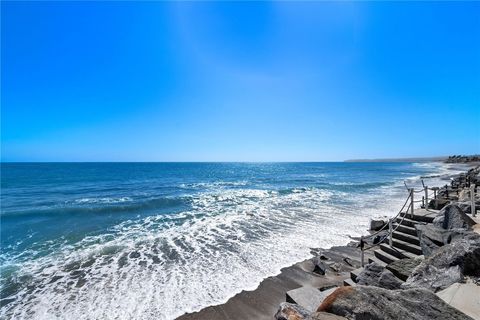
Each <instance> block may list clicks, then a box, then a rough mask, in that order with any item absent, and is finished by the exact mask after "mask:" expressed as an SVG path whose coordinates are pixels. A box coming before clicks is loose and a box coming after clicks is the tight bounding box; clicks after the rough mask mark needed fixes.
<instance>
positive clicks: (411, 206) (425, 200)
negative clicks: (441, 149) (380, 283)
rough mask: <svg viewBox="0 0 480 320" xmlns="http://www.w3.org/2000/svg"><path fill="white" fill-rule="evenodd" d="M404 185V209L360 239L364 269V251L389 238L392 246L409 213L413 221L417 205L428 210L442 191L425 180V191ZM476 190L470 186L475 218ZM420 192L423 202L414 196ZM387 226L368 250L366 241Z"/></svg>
mask: <svg viewBox="0 0 480 320" xmlns="http://www.w3.org/2000/svg"><path fill="white" fill-rule="evenodd" d="M404 184H405V187H406V188H407V190H408V197H407V199H406V200H405V203H404V204H403V206H402V208H401V209H400V210H399V211H398V213H397V214H396V215H395V216H394V217H393V218H390V219H388V222H387V223H385V224H384V225H383V226H382V227H381V228H380V229H379V230H377V231H375V232H374V233H372V234H370V235H368V236H361V237H360V249H361V263H362V267H363V266H364V260H365V257H364V251H365V250H368V249H371V248H373V247H375V246H376V245H377V243H382V242H384V241H385V239H386V238H387V237H388V238H389V239H388V242H389V245H390V246H392V244H393V233H394V232H395V231H396V230H397V229H398V227H399V226H400V225H401V224H402V223H403V220H404V219H405V217H406V216H407V214H408V211H409V210H410V214H411V218H412V220H413V219H414V217H415V216H414V214H415V211H414V207H415V203H418V202H422V205H423V207H424V208H425V209H428V199H437V191H438V190H439V189H440V188H438V187H433V188H429V187H428V186H426V185H425V184H424V183H423V180H422V185H423V189H419V190H415V189H414V188H409V187H408V186H407V184H406V183H405V182H404ZM475 189H476V187H475V184H470V201H471V211H470V212H471V213H472V216H473V217H476V215H477V213H476V206H475V199H476V197H478V196H479V194H478V193H476V192H475ZM429 190H431V191H433V193H428V191H429ZM420 192H424V194H425V195H424V196H423V197H422V200H415V196H414V195H415V193H420ZM407 203H408V206H407ZM405 206H406V207H405ZM402 213H403V215H402ZM400 215H401V217H402V218H401V219H400V221H399V222H398V223H397V225H396V227H395V229H393V222H394V221H395V220H397V219H398V217H399V216H400ZM387 226H388V232H387V234H385V235H384V236H383V238H381V239H380V240H379V241H378V242H377V243H376V244H373V245H371V246H369V247H368V248H366V247H365V241H366V240H367V239H370V238H373V237H376V236H377V235H379V234H380V233H381V232H382V231H384V230H385V228H386V227H387Z"/></svg>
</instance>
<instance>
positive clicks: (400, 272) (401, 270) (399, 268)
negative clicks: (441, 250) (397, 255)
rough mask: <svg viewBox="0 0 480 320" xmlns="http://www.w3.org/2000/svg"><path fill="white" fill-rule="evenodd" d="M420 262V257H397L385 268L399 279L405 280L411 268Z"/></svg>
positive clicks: (411, 270)
mask: <svg viewBox="0 0 480 320" xmlns="http://www.w3.org/2000/svg"><path fill="white" fill-rule="evenodd" d="M420 262H422V259H419V258H417V259H411V258H405V259H399V260H396V261H394V262H392V263H389V264H388V265H387V266H386V269H387V270H389V271H390V272H392V273H393V274H394V275H395V276H396V277H397V278H399V279H400V280H403V281H406V280H407V279H408V277H409V276H410V275H411V274H412V272H413V270H414V269H415V268H416V267H417V266H418V265H419V264H420Z"/></svg>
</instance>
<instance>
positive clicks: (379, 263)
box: [368, 257, 387, 267]
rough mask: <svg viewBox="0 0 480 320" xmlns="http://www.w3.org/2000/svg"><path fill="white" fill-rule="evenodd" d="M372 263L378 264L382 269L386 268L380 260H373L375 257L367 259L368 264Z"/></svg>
mask: <svg viewBox="0 0 480 320" xmlns="http://www.w3.org/2000/svg"><path fill="white" fill-rule="evenodd" d="M372 262H375V263H376V264H378V265H379V266H382V267H386V266H387V263H385V262H383V261H382V260H380V259H378V258H375V257H371V258H368V263H372Z"/></svg>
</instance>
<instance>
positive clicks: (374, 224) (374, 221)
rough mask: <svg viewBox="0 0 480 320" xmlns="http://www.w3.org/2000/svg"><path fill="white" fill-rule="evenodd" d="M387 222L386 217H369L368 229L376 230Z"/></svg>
mask: <svg viewBox="0 0 480 320" xmlns="http://www.w3.org/2000/svg"><path fill="white" fill-rule="evenodd" d="M387 223H388V219H387V218H386V217H376V218H371V219H370V230H372V231H377V230H380V229H381V228H382V227H383V226H384V225H385V224H387Z"/></svg>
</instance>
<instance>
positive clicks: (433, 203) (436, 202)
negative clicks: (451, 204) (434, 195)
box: [428, 199, 448, 210]
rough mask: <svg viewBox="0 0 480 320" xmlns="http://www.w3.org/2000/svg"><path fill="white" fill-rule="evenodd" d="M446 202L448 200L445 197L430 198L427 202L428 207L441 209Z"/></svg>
mask: <svg viewBox="0 0 480 320" xmlns="http://www.w3.org/2000/svg"><path fill="white" fill-rule="evenodd" d="M447 204H448V200H445V199H432V200H430V201H429V203H428V208H429V209H434V210H442V209H443V207H445V206H446V205H447Z"/></svg>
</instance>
